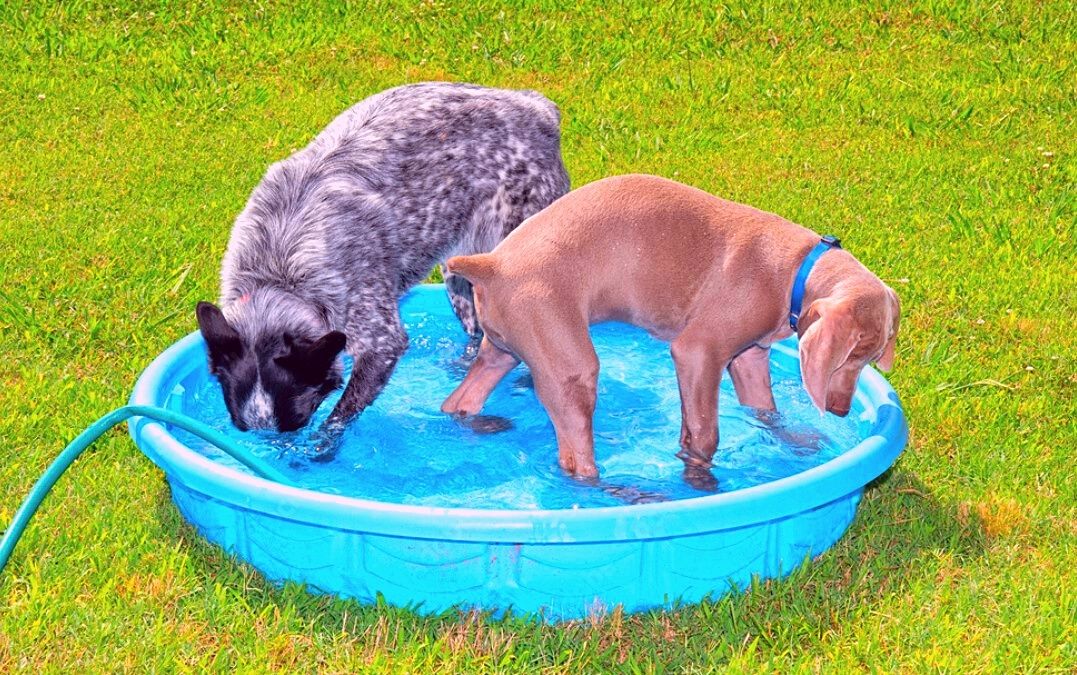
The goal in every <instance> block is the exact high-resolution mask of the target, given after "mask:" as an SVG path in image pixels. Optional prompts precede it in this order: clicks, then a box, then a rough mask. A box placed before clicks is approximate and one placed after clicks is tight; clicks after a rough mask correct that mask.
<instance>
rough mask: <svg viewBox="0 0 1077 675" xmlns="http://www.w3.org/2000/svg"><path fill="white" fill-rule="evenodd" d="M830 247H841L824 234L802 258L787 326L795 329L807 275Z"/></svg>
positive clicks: (835, 238) (835, 240) (832, 238)
mask: <svg viewBox="0 0 1077 675" xmlns="http://www.w3.org/2000/svg"><path fill="white" fill-rule="evenodd" d="M832 248H841V242H840V241H838V238H837V237H835V236H833V235H829V234H824V235H823V239H822V241H820V242H819V243H818V244H816V245H815V248H813V249H812V250H811V252H809V253H808V255H807V257H805V258H804V262H802V263H800V269H799V270H797V278H796V280H795V281H794V282H793V300H792V302H790V303H789V327H790V328H792V329H793V330H796V329H797V321H799V320H800V310H801V307H800V306H801V304H803V302H804V287H805V286H807V284H808V275H809V274H811V268H813V267H815V263H817V262H819V258H822V257H823V254H824V253H826V252H827V251H829V250H830V249H832Z"/></svg>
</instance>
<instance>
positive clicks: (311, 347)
mask: <svg viewBox="0 0 1077 675" xmlns="http://www.w3.org/2000/svg"><path fill="white" fill-rule="evenodd" d="M347 342H348V338H347V336H345V335H344V333H341V332H340V331H338V330H334V331H330V332H328V333H326V334H325V335H323V336H322V337H320V338H318V339H317V340H315V341H314V342H309V343H300V342H295V341H293V340H292V339H291V338H290V337H289V336H287V335H286V336H285V337H284V344H285V350H286V351H285V353H283V354H281V355H280V356H277V357H276V358H274V359H273V360H274V361H275V362H276V363H277V365H279V366H280V367H282V368H287V369H288V370H290V371H291V372H292V373H294V374H295V376H296V377H298V378H299V379H301V380H304V381H306V382H319V381H321V380H323V379H325V376H326V374H327V373H328V372H329V369H330V368H331V367H332V366H333V362H334V361H336V358H337V355H338V354H340V352H341V351H343V349H344V346H345V345H346V344H347Z"/></svg>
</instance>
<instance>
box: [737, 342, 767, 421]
mask: <svg viewBox="0 0 1077 675" xmlns="http://www.w3.org/2000/svg"><path fill="white" fill-rule="evenodd" d="M729 375H730V376H731V377H732V378H733V388H734V389H736V391H737V400H738V401H740V404H741V405H743V406H748V407H749V408H755V409H757V410H769V411H774V410H777V407H776V406H775V405H774V391H773V390H772V389H771V386H770V347H767V348H766V349H764V348H762V347H756V346H752V347H749V348H747V349H745V350H744V351H743V352H741V353H740V354H737V355H736V356H735V357H733V360H732V361H730V362H729Z"/></svg>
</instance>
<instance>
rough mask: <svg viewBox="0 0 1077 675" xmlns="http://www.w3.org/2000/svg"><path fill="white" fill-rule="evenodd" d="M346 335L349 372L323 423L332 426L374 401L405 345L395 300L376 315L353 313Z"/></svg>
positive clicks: (337, 424)
mask: <svg viewBox="0 0 1077 675" xmlns="http://www.w3.org/2000/svg"><path fill="white" fill-rule="evenodd" d="M347 335H348V353H349V354H351V355H352V359H353V365H352V374H351V377H350V378H349V379H348V384H347V386H346V387H345V388H344V393H343V394H342V395H341V397H340V400H339V401H337V405H336V407H335V408H334V409H333V412H332V413H330V415H329V419H328V420H327V422H326V423H327V424H328V425H332V426H343V425H345V424H347V423H348V422H349V421H351V419H352V418H354V417H355V416H356V415H358V414H359V413H361V412H363V410H365V409H366V408H367V406H369V405H370V404H371V403H373V402H374V399H375V398H377V397H378V394H380V393H381V390H382V389H384V388H385V384H386V383H387V382H388V381H389V376H390V375H392V374H393V370H394V369H395V368H396V363H397V361H399V360H400V357H401V356H402V355H403V354H404V351H405V350H406V349H407V348H408V335H407V333H405V332H404V327H403V325H402V324H401V323H400V314H399V311H398V310H397V308H396V306H395V302H394V303H393V304H392V305H391V306H389V307H386V308H384V311H381V312H378V313H377V314H376V315H373V316H363V317H360V316H354V317H353V318H352V319H351V320H350V321H349V322H348V330H347Z"/></svg>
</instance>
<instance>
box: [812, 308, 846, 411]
mask: <svg viewBox="0 0 1077 675" xmlns="http://www.w3.org/2000/svg"><path fill="white" fill-rule="evenodd" d="M801 325H807V328H806V329H805V330H804V331H803V333H802V334H801V336H800V375H801V379H803V381H804V388H805V389H806V390H807V391H808V396H809V397H810V398H811V400H812V403H814V404H815V407H816V408H818V409H819V412H826V397H827V392H828V390H829V389H830V379H831V377H833V375H834V372H835V371H836V370H837V369H838V368H839V367H840V366H841V364H843V363H845V360H846V359H848V358H849V354H851V353H852V352H853V348H854V347H856V343H857V342H859V341H860V335H859V334H858V332H857V327H856V322H855V321H854V320H853V315H852V310H851V308H849V307H848V306H846V305H845V304H843V303H842V302H841V301H837V300H828V299H825V298H824V299H822V300H816V301H815V302H813V303H812V304H811V306H809V307H808V311H807V312H805V313H804V316H803V318H802V319H801Z"/></svg>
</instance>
